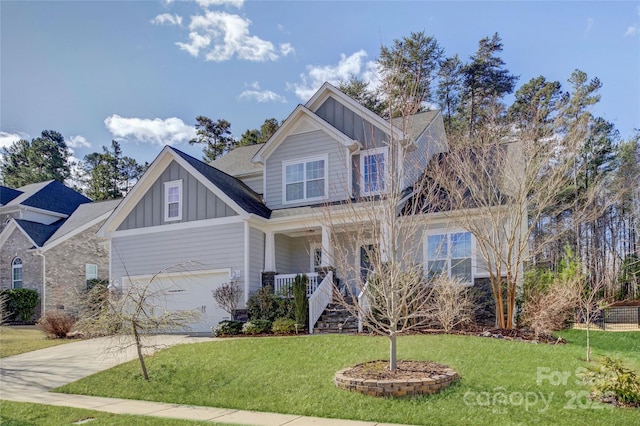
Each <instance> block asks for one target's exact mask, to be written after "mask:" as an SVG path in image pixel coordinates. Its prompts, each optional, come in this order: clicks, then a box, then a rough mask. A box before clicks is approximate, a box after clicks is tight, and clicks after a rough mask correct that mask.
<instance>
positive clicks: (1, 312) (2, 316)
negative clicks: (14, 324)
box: [0, 291, 11, 325]
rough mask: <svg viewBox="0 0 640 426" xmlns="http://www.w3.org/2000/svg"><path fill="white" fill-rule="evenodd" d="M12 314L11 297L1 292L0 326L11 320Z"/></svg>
mask: <svg viewBox="0 0 640 426" xmlns="http://www.w3.org/2000/svg"><path fill="white" fill-rule="evenodd" d="M10 314H11V312H10V311H9V295H8V294H6V293H5V292H2V291H0V325H2V324H4V322H5V321H6V320H7V319H8V318H9V315H10Z"/></svg>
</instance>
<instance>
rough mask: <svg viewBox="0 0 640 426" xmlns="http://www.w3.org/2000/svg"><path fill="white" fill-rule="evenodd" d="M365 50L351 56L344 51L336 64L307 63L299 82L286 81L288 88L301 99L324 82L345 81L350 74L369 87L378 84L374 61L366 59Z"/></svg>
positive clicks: (310, 94) (313, 91)
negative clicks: (304, 72)
mask: <svg viewBox="0 0 640 426" xmlns="http://www.w3.org/2000/svg"><path fill="white" fill-rule="evenodd" d="M366 57H367V52H366V51H364V50H360V51H358V52H356V53H354V54H352V55H351V56H346V55H345V54H344V53H343V54H341V55H340V61H339V62H338V64H337V65H324V66H312V65H307V73H306V74H300V80H301V82H300V83H287V87H288V89H289V90H293V92H294V93H295V94H296V95H297V96H298V97H299V98H300V99H302V100H307V99H309V98H310V97H311V96H313V94H314V93H315V92H316V91H317V90H318V89H319V88H320V86H322V84H324V83H325V82H329V83H331V84H338V83H339V82H340V81H341V80H343V81H346V80H348V79H349V78H350V77H352V76H356V77H358V78H360V79H362V80H364V81H365V82H369V83H370V85H371V86H370V87H375V86H377V84H378V79H377V72H376V63H375V61H366V60H365V59H366Z"/></svg>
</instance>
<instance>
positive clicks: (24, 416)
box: [0, 401, 222, 426]
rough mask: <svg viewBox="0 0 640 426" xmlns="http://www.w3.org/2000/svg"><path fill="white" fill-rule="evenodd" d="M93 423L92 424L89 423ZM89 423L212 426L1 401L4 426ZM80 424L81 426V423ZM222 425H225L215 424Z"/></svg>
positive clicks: (0, 417)
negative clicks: (83, 421) (84, 421)
mask: <svg viewBox="0 0 640 426" xmlns="http://www.w3.org/2000/svg"><path fill="white" fill-rule="evenodd" d="M89 419H90V420H89ZM82 420H86V423H90V424H91V425H92V426H94V425H95V426H98V425H136V426H137V425H149V426H156V425H157V426H173V425H176V426H191V425H193V426H195V425H210V424H211V422H196V421H188V420H176V419H163V418H159V417H145V416H130V415H126V414H112V413H105V412H103V411H93V410H84V409H81V408H71V407H57V406H53V405H44V404H30V403H26V402H11V401H0V424H1V425H3V426H25V425H30V426H31V425H35V426H37V425H42V426H55V425H70V424H74V422H81V421H82ZM77 424H80V423H77ZM215 424H216V425H222V424H221V423H215Z"/></svg>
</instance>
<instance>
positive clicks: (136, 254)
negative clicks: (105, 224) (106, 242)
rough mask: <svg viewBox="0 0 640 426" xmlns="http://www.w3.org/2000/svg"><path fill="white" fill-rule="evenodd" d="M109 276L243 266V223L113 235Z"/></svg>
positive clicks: (117, 277) (116, 277) (114, 277)
mask: <svg viewBox="0 0 640 426" xmlns="http://www.w3.org/2000/svg"><path fill="white" fill-rule="evenodd" d="M111 262H112V265H111V268H112V269H111V278H112V279H120V278H122V277H125V276H127V275H129V276H136V275H148V274H155V273H158V272H160V271H163V270H165V269H166V268H173V269H172V270H170V271H167V272H182V271H187V270H191V271H194V270H206V269H218V268H231V270H236V269H239V270H243V269H244V224H243V223H233V224H226V225H218V226H208V227H196V228H190V229H182V230H175V231H164V232H154V233H151V234H143V235H131V236H123V237H113V238H112V240H111Z"/></svg>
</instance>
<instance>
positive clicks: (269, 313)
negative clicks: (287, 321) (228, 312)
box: [247, 286, 294, 321]
mask: <svg viewBox="0 0 640 426" xmlns="http://www.w3.org/2000/svg"><path fill="white" fill-rule="evenodd" d="M247 313H248V315H249V320H251V321H253V320H256V319H260V320H268V321H274V320H275V319H276V318H292V319H293V318H294V313H293V301H292V300H291V299H289V298H287V297H284V296H283V295H280V294H274V293H273V289H272V288H271V287H270V286H267V287H263V288H261V289H260V290H258V291H256V292H255V293H253V294H252V295H251V296H250V297H249V300H248V301H247Z"/></svg>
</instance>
